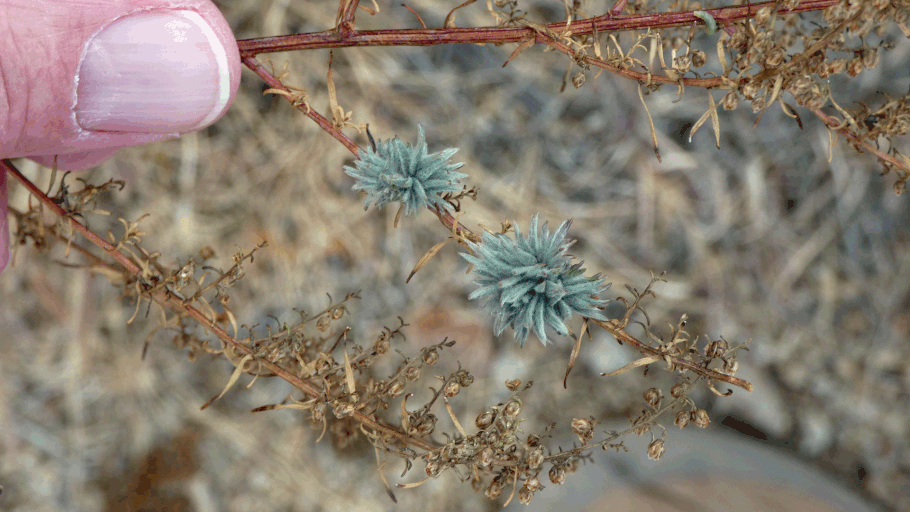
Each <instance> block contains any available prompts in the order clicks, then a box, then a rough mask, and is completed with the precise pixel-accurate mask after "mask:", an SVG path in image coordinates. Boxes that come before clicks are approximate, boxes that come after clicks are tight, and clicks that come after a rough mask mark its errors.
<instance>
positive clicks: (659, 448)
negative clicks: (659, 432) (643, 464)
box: [648, 439, 664, 460]
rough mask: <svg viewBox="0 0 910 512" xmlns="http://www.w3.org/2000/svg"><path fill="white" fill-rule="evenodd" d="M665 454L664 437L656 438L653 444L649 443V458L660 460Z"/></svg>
mask: <svg viewBox="0 0 910 512" xmlns="http://www.w3.org/2000/svg"><path fill="white" fill-rule="evenodd" d="M663 454H664V441H663V439H655V440H653V441H651V444H649V445H648V458H649V459H651V460H658V459H660V457H661V456H662V455H663Z"/></svg>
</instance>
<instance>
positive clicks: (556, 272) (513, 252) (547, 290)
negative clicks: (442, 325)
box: [461, 215, 610, 346]
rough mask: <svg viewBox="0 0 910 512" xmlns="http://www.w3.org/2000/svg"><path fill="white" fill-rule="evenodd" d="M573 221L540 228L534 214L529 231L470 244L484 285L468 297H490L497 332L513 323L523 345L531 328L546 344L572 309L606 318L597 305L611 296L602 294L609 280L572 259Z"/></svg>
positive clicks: (563, 326)
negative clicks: (570, 237) (548, 330)
mask: <svg viewBox="0 0 910 512" xmlns="http://www.w3.org/2000/svg"><path fill="white" fill-rule="evenodd" d="M571 224H572V221H571V220H567V221H565V222H563V223H562V224H560V226H559V228H557V229H556V231H555V232H553V233H552V234H551V233H550V230H549V229H548V228H547V223H546V222H545V223H544V225H543V232H542V233H540V232H539V230H538V228H537V215H534V218H533V219H531V226H530V229H529V230H528V235H527V236H525V235H523V234H522V233H521V230H520V229H519V228H518V226H516V227H515V237H514V238H511V237H509V236H507V235H504V234H502V235H494V234H491V233H484V234H483V237H482V239H481V243H479V244H475V243H469V246H470V248H471V250H472V251H473V252H474V255H470V254H465V253H462V254H461V255H462V257H464V259H466V260H468V262H470V263H471V264H472V265H474V270H473V272H474V274H475V275H476V279H475V280H474V282H475V283H476V284H477V285H479V286H480V288H478V289H477V290H475V291H474V292H473V293H471V295H470V296H469V297H468V298H470V299H479V298H481V297H486V298H487V302H486V307H487V308H488V309H490V311H491V312H492V313H493V316H494V317H495V322H494V326H493V329H494V331H495V332H496V335H497V336H498V335H500V334H502V331H504V330H505V328H506V326H512V328H513V329H514V330H515V339H516V340H517V341H518V342H519V343H521V345H522V346H524V343H525V340H527V337H528V333H530V332H533V333H534V334H535V335H536V336H537V339H539V340H540V341H541V343H543V344H544V345H546V344H547V335H546V326H547V325H549V326H550V327H551V328H552V329H553V330H554V331H556V333H558V334H561V335H566V334H568V333H569V329H568V327H566V321H567V320H568V319H569V318H570V317H571V316H572V314H573V313H579V314H581V315H584V316H586V317H588V318H595V319H597V320H603V321H606V318H605V317H604V316H603V312H602V311H601V310H600V309H598V307H599V306H602V305H604V303H605V302H606V301H605V300H603V299H600V298H599V294H601V293H602V292H604V291H605V290H606V289H607V288H609V286H610V285H609V284H606V285H604V284H603V281H604V280H603V278H602V277H601V276H600V274H597V275H595V276H593V277H585V275H584V274H585V269H583V268H581V265H582V264H583V262H579V263H576V264H574V265H573V264H572V257H571V256H569V255H568V254H566V251H567V250H568V249H569V246H571V245H572V243H573V242H572V241H568V240H566V233H567V232H568V230H569V226H570V225H571Z"/></svg>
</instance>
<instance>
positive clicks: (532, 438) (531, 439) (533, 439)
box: [527, 434, 540, 448]
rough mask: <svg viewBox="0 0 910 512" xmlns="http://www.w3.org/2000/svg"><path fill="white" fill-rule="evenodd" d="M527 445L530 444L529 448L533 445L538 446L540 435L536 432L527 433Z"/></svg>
mask: <svg viewBox="0 0 910 512" xmlns="http://www.w3.org/2000/svg"><path fill="white" fill-rule="evenodd" d="M527 445H528V446H530V447H531V448H533V447H535V446H540V436H539V435H537V434H530V435H528V441H527Z"/></svg>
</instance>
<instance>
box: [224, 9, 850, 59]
mask: <svg viewBox="0 0 910 512" xmlns="http://www.w3.org/2000/svg"><path fill="white" fill-rule="evenodd" d="M836 3H838V0H803V1H802V2H800V3H799V5H797V6H796V7H794V8H793V9H789V10H788V9H782V8H779V9H777V12H778V13H780V14H788V13H793V14H796V13H800V12H810V11H820V10H822V9H825V8H827V7H830V6H832V5H834V4H836ZM766 6H768V7H772V8H777V6H778V3H777V2H773V1H772V2H762V3H753V4H751V5H741V6H730V7H723V8H720V9H709V10H708V11H707V12H708V13H709V14H711V16H712V17H714V19H715V20H716V21H717V23H718V25H719V26H722V25H728V24H730V23H733V22H735V21H739V20H744V19H748V18H751V17H752V16H754V15H755V13H756V12H758V10H759V9H761V8H762V7H766ZM697 23H703V22H702V20H701V18H699V17H698V16H696V15H695V14H694V11H685V12H667V13H659V14H643V15H634V16H614V15H613V14H612V13H607V14H604V15H602V16H597V17H595V18H591V19H586V20H577V21H573V22H571V23H569V24H566V22H565V21H558V22H554V23H550V24H547V25H545V26H546V27H547V29H549V30H552V31H554V32H559V31H562V30H569V31H571V32H572V34H573V35H576V36H579V35H587V34H591V33H592V32H593V31H594V30H597V31H598V32H619V31H628V30H643V29H648V28H650V29H658V28H670V27H681V26H687V25H693V24H697ZM529 37H534V29H533V28H529V27H510V28H499V27H483V28H457V27H456V28H429V29H391V30H362V31H355V32H351V33H349V34H342V33H340V32H338V31H335V30H329V31H323V32H312V33H307V34H289V35H283V36H275V37H263V38H255V39H242V40H240V41H237V46H238V47H239V48H240V54H241V55H242V56H244V57H246V56H253V55H257V54H260V53H269V52H281V51H290V50H312V49H320V48H345V47H351V46H432V45H439V44H459V43H492V44H501V43H519V42H522V41H525V40H527V39H528V38H529Z"/></svg>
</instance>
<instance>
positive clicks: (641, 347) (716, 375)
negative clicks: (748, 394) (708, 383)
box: [591, 319, 752, 391]
mask: <svg viewBox="0 0 910 512" xmlns="http://www.w3.org/2000/svg"><path fill="white" fill-rule="evenodd" d="M591 321H592V322H594V323H596V324H597V325H599V326H601V327H603V328H604V329H606V330H607V332H609V333H610V334H612V335H613V336H614V337H615V338H616V339H617V340H620V341H622V342H624V343H628V344H629V345H632V346H633V347H635V349H636V350H638V351H639V352H641V353H642V354H644V355H646V356H649V357H655V358H658V359H660V360H666V359H668V358H669V360H670V362H672V363H673V365H675V366H679V367H681V368H685V369H687V370H690V371H693V372H695V373H697V374H699V375H701V376H704V377H705V378H707V379H711V380H716V381H720V382H726V383H727V384H730V385H732V386H738V387H741V388H743V389H745V390H746V391H752V384H751V383H749V382H748V381H745V380H742V379H739V378H736V377H733V376H731V375H726V374H723V373H720V372H717V371H714V370H709V369H707V368H704V367H703V366H699V365H698V364H697V363H694V362H692V361H686V360H685V359H680V358H678V357H675V356H671V355H668V354H664V353H663V352H661V351H660V350H659V349H657V348H655V347H649V346H648V345H645V344H644V343H642V342H640V341H638V339H637V338H635V336H632V335H631V334H629V333H627V332H626V331H625V330H623V329H620V328H618V327H617V326H615V325H613V324H612V323H610V322H602V321H600V320H595V319H591Z"/></svg>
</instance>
